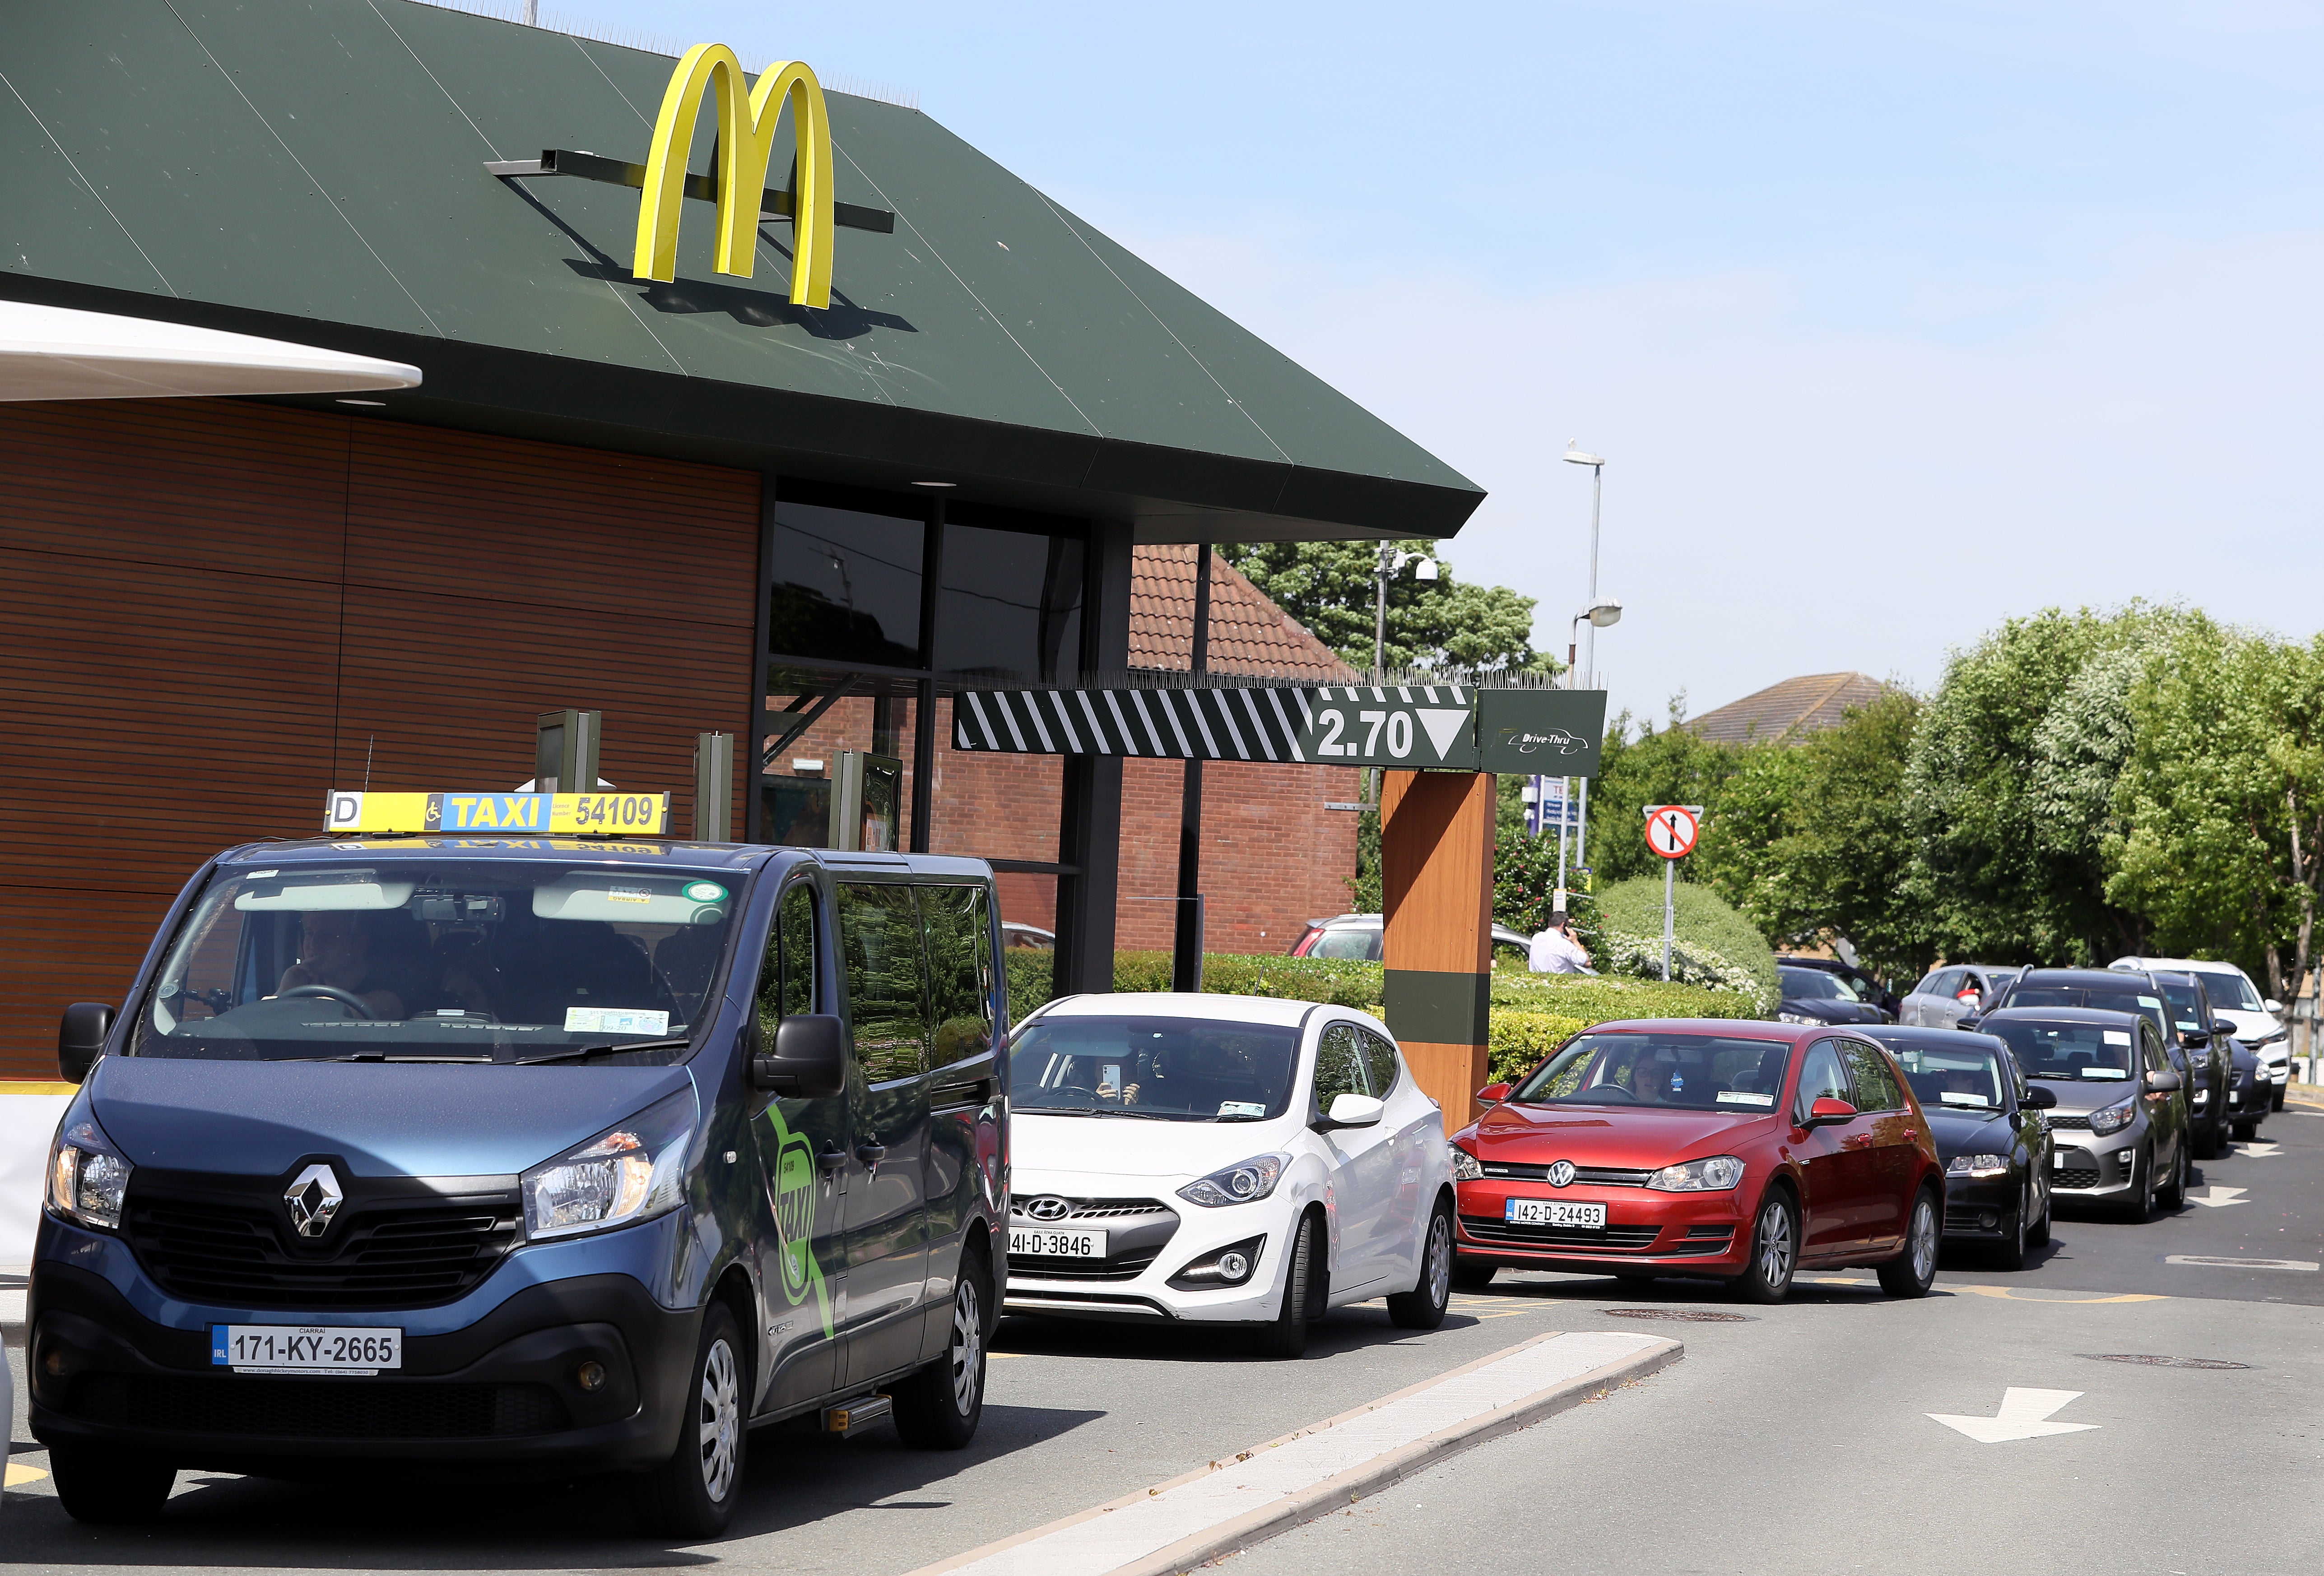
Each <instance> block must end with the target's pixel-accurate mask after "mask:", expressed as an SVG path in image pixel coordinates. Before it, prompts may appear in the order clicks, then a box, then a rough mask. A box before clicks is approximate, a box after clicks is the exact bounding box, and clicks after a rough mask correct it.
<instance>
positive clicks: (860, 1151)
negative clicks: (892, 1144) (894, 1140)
mask: <svg viewBox="0 0 2324 1576" xmlns="http://www.w3.org/2000/svg"><path fill="white" fill-rule="evenodd" d="M855 1157H856V1158H857V1159H858V1160H861V1161H862V1162H863V1164H864V1165H866V1166H877V1165H879V1164H880V1162H881V1161H882V1160H884V1159H886V1158H887V1157H888V1146H887V1145H885V1144H883V1143H881V1141H880V1140H879V1139H877V1138H866V1139H864V1140H863V1141H862V1143H860V1144H858V1145H856V1146H855Z"/></svg>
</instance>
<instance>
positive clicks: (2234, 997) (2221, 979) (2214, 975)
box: [2187, 969, 2267, 1012]
mask: <svg viewBox="0 0 2324 1576" xmlns="http://www.w3.org/2000/svg"><path fill="white" fill-rule="evenodd" d="M2187 972H2189V973H2190V974H2192V975H2194V976H2195V977H2196V978H2197V979H2199V980H2200V981H2202V982H2203V989H2204V990H2205V991H2208V992H2209V994H2210V998H2211V1005H2212V1006H2214V1007H2217V1008H2218V1009H2221V1010H2222V1011H2226V1012H2265V1011H2266V1010H2267V1003H2266V1002H2264V1001H2262V1000H2260V998H2259V992H2258V991H2255V990H2253V989H2252V982H2250V981H2249V980H2246V979H2245V978H2244V974H2243V971H2242V970H2241V969H2190V970H2188V971H2187Z"/></svg>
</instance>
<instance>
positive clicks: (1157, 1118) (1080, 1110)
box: [1017, 1105, 1177, 1122]
mask: <svg viewBox="0 0 2324 1576" xmlns="http://www.w3.org/2000/svg"><path fill="white" fill-rule="evenodd" d="M1017 1110H1018V1111H1019V1112H1020V1113H1021V1114H1023V1115H1026V1116H1134V1117H1136V1118H1138V1119H1139V1120H1141V1121H1149V1122H1167V1121H1175V1120H1177V1119H1176V1118H1175V1117H1167V1116H1164V1115H1163V1114H1162V1113H1161V1112H1159V1111H1130V1110H1127V1109H1125V1108H1123V1107H1121V1106H1118V1105H1020V1106H1019V1107H1017Z"/></svg>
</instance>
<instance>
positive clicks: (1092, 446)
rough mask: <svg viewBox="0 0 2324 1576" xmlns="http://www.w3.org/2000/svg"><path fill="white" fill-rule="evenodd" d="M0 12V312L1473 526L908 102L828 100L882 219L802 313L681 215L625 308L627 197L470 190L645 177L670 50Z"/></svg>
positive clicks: (658, 419) (526, 34)
mask: <svg viewBox="0 0 2324 1576" xmlns="http://www.w3.org/2000/svg"><path fill="white" fill-rule="evenodd" d="M10 10H11V18H10V23H9V26H8V28H7V29H6V30H5V32H0V76H5V78H6V82H5V86H6V87H7V88H9V89H11V90H12V91H10V92H7V93H0V169H5V170H7V171H10V173H9V175H8V176H7V177H5V196H4V197H0V292H5V293H7V294H10V295H15V296H20V297H24V298H26V299H46V300H57V301H59V302H60V304H74V303H73V302H71V301H65V300H62V299H61V298H62V295H63V294H76V295H77V294H79V293H80V291H76V290H73V289H72V287H76V286H77V287H81V290H90V291H94V292H95V293H94V294H93V295H89V296H88V297H87V298H86V299H89V300H96V299H106V300H113V301H114V302H115V304H114V305H110V306H107V307H105V308H102V309H107V310H122V311H129V312H133V313H142V314H143V315H147V316H156V317H168V318H174V319H176V320H181V321H188V322H199V323H202V324H203V325H205V326H209V327H238V328H239V330H240V331H243V332H250V333H264V334H268V335H270V336H274V337H281V338H289V339H296V340H300V341H303V342H307V343H313V344H319V345H325V346H330V347H333V348H339V349H348V350H359V351H361V352H362V353H364V354H372V355H394V356H395V357H396V358H397V359H399V360H404V361H409V362H411V363H413V364H417V365H419V366H420V367H421V368H422V370H423V372H424V373H426V375H427V386H426V387H425V388H424V389H422V390H420V391H418V392H416V393H414V394H412V395H399V396H397V397H395V398H394V399H393V400H392V401H391V408H392V409H393V410H396V411H397V412H399V413H401V414H403V415H406V416H409V417H411V418H414V419H429V420H440V421H446V422H450V423H455V424H459V425H466V426H472V427H476V428H479V429H493V430H504V431H516V430H538V431H539V433H540V435H542V436H549V437H557V438H562V439H564V440H567V441H573V440H575V438H574V434H575V433H576V432H577V431H579V430H582V429H587V430H589V431H590V432H591V433H592V434H593V437H592V438H590V439H588V440H589V441H599V442H604V443H607V444H609V445H612V446H614V447H641V448H645V449H648V450H650V451H653V452H667V453H677V452H682V451H687V450H692V451H695V452H700V453H702V454H703V455H704V457H709V456H710V455H711V454H713V453H715V454H716V455H718V456H722V457H723V458H724V461H725V462H726V463H742V464H752V465H761V466H763V467H766V468H774V469H799V468H811V469H815V470H816V471H817V472H818V474H827V475H832V476H833V477H834V479H844V480H857V481H865V482H871V483H875V484H895V483H897V482H899V481H908V480H915V479H920V477H922V476H924V475H927V472H928V471H929V470H930V469H931V468H932V467H934V468H937V469H940V470H941V471H942V472H943V473H944V476H943V479H947V480H954V481H957V482H959V483H960V484H961V486H962V488H963V490H964V493H967V492H972V491H973V493H974V494H975V495H977V496H980V497H991V498H993V499H995V500H996V501H1010V502H1023V503H1026V504H1028V506H1036V507H1047V508H1052V509H1062V510H1065V511H1066V512H1077V513H1105V514H1108V515H1112V516H1116V517H1120V516H1123V515H1126V516H1128V517H1130V518H1132V519H1134V520H1136V521H1138V522H1139V536H1140V537H1141V538H1143V539H1155V540H1171V539H1191V538H1190V537H1189V536H1188V535H1185V534H1183V533H1186V532H1192V533H1194V534H1196V535H1211V536H1214V537H1215V536H1217V535H1218V534H1219V532H1220V531H1222V530H1240V531H1243V532H1244V533H1246V534H1250V535H1252V536H1255V537H1277V538H1280V537H1286V536H1313V537H1327V536H1335V535H1339V536H1344V535H1351V534H1374V533H1379V534H1395V535H1433V536H1446V535H1451V534H1452V532H1454V531H1456V530H1459V528H1460V526H1461V524H1462V522H1464V521H1466V520H1467V518H1468V517H1469V515H1470V514H1471V512H1473V511H1474V510H1475V508H1476V506H1477V504H1478V503H1479V502H1481V500H1482V496H1483V495H1482V493H1480V491H1479V490H1478V489H1477V487H1476V486H1475V484H1472V483H1471V482H1470V481H1468V479H1467V478H1465V477H1463V476H1462V475H1460V474H1459V473H1458V472H1456V471H1453V470H1452V468H1451V467H1449V466H1447V465H1444V464H1443V462H1441V461H1439V460H1437V459H1436V458H1435V457H1434V456H1431V455H1429V454H1428V453H1427V452H1426V451H1425V450H1424V449H1422V448H1420V447H1418V446H1417V445H1415V444H1413V443H1412V442H1411V441H1410V440H1409V439H1407V438H1404V437H1403V436H1402V435H1400V434H1398V433H1397V432H1396V431H1395V430H1394V429H1391V428H1389V427H1388V425H1387V424H1386V423H1384V422H1381V421H1380V420H1379V419H1378V418H1376V417H1374V416H1372V415H1371V414H1370V413H1369V412H1368V411H1365V410H1363V409H1362V408H1361V407H1360V406H1358V405H1356V404H1355V403H1354V402H1353V401H1350V400H1348V399H1346V398H1345V397H1344V396H1343V395H1342V394H1340V393H1339V392H1337V391H1335V390H1333V389H1332V388H1331V387H1330V386H1329V385H1327V384H1325V383H1324V382H1322V380H1320V379H1317V378H1315V377H1314V375H1313V374H1311V373H1307V372H1305V370H1304V369H1302V368H1300V367H1299V366H1297V365H1296V364H1294V363H1293V362H1291V361H1290V360H1289V359H1288V358H1287V357H1285V356H1283V355H1280V354H1279V353H1277V352H1276V351H1275V350H1273V349H1272V348H1271V347H1269V346H1267V345H1265V344H1264V343H1263V342H1261V341H1260V340H1259V339H1258V338H1257V337H1256V336H1252V335H1250V334H1249V333H1248V332H1246V331H1245V330H1243V329H1241V328H1240V327H1237V326H1236V325H1235V324H1233V323H1232V322H1231V321H1230V320H1228V319H1227V318H1225V317H1223V316H1222V315H1221V314H1220V313H1218V312H1217V311H1215V310H1214V309H1211V308H1210V307H1208V306H1206V305H1205V304H1204V303H1203V302H1202V301H1201V300H1198V299H1196V298H1195V297H1194V296H1193V295H1192V294H1191V293H1189V292H1187V291H1185V290H1183V289H1181V288H1180V287H1178V286H1176V284H1174V283H1172V282H1171V281H1169V280H1167V278H1165V277H1164V276H1163V275H1161V274H1160V273H1159V272H1157V271H1155V270H1153V269H1151V268H1149V267H1148V266H1147V265H1146V264H1144V263H1140V262H1139V260H1138V259H1137V258H1135V257H1134V256H1132V255H1130V253H1128V252H1126V251H1124V250H1123V249H1121V248H1120V247H1119V246H1118V245H1116V244H1113V243H1112V242H1111V241H1110V240H1108V239H1107V238H1106V237H1105V236H1103V235H1101V234H1099V233H1098V232H1096V231H1095V230H1093V229H1092V228H1091V227H1090V226H1087V225H1086V224H1084V223H1083V222H1082V221H1080V220H1078V219H1076V218H1074V217H1073V216H1072V215H1070V214H1068V213H1065V211H1064V210H1062V209H1060V208H1059V207H1056V205H1055V204H1053V203H1051V202H1050V201H1049V200H1048V199H1047V198H1044V197H1043V196H1042V195H1041V194H1040V193H1038V192H1037V191H1036V190H1034V189H1032V188H1031V187H1029V186H1027V185H1026V184H1025V183H1024V182H1023V181H1021V180H1018V179H1017V178H1016V177H1014V176H1012V175H1010V173H1009V172H1008V171H1005V170H1002V169H1001V167H1000V166H999V165H997V164H995V163H993V162H992V161H991V160H989V159H987V158H985V157H984V156H983V155H982V154H980V153H978V152H976V151H975V150H974V149H973V148H971V147H970V146H969V145H968V144H967V143H964V142H962V141H961V140H960V139H959V138H957V137H955V136H954V135H953V134H950V133H949V132H947V131H945V129H944V128H943V127H942V126H940V125H938V124H936V122H935V121H933V120H931V119H930V118H929V117H927V116H926V115H919V114H918V113H917V112H915V111H911V110H907V109H902V108H899V107H898V106H892V105H887V104H881V103H878V102H875V101H872V100H868V99H862V98H857V97H851V96H848V95H844V94H830V95H829V96H828V100H829V104H830V108H831V118H832V124H833V134H834V143H835V150H836V156H837V166H838V171H837V173H838V195H839V198H840V199H841V200H842V201H845V202H853V203H860V204H864V205H867V206H872V207H884V208H890V209H892V210H893V211H894V212H895V213H896V215H897V224H896V230H895V233H894V234H892V235H880V234H877V233H867V232H861V231H853V230H842V231H841V232H839V235H838V239H837V251H836V259H835V271H834V280H835V290H834V299H833V305H832V307H831V309H828V310H826V311H815V310H811V309H801V308H795V307H793V306H791V305H790V303H789V301H788V299H787V294H786V292H787V290H788V282H787V281H788V259H787V258H786V257H785V256H784V254H783V253H782V250H781V247H780V244H779V243H781V242H783V241H787V240H788V234H789V232H788V226H782V225H778V224H769V225H766V226H761V245H760V257H759V263H758V268H757V275H756V277H754V278H752V279H749V280H742V279H733V278H730V277H728V276H724V275H715V274H714V273H712V272H711V270H710V268H709V250H710V244H711V228H712V226H711V223H710V219H711V214H712V209H711V208H710V207H709V206H708V205H707V204H703V203H696V202H689V203H688V204H687V209H688V212H687V222H686V224H685V226H684V229H683V231H682V233H681V240H680V253H679V255H680V265H679V271H678V279H677V280H676V281H673V282H670V283H667V284H656V283H641V282H640V281H634V280H632V279H631V278H630V277H629V269H628V253H629V249H630V246H631V244H632V235H633V234H634V227H635V223H636V207H637V198H636V196H635V195H634V194H633V193H632V192H630V191H627V190H624V189H620V188H615V187H606V186H602V185H596V184H593V183H590V182H586V181H583V180H573V179H568V178H538V179H531V180H501V179H498V178H495V177H493V176H492V175H490V174H489V173H487V172H486V171H485V170H484V161H486V160H507V159H520V158H527V157H530V156H532V155H534V154H537V153H538V152H539V151H540V150H541V149H543V148H547V147H570V148H581V149H587V150H590V151H593V152H601V153H605V154H609V155H612V156H615V157H621V158H628V159H640V158H642V157H643V156H644V152H645V148H646V143H647V142H648V140H649V137H650V117H651V115H652V114H653V112H654V110H655V108H656V107H657V106H658V105H659V99H660V96H661V92H662V88H663V86H664V84H665V83H666V81H667V78H668V75H669V69H670V64H671V62H670V61H669V59H668V58H667V57H662V56H656V55H650V54H645V53H642V52H640V51H632V50H626V49H621V48H618V47H615V46H612V45H606V44H599V43H593V42H589V41H583V40H577V39H574V38H572V37H570V36H568V35H566V34H561V33H556V32H545V31H542V30H538V29H529V28H524V27H521V26H517V25H514V24H511V23H501V22H497V21H494V20H492V19H489V18H482V17H477V16H474V15H469V14H465V13H459V12H452V11H446V10H441V9H438V8H435V7H431V6H428V5H417V4H413V3H411V0H377V3H376V4H374V3H372V0H113V3H111V4H108V5H105V6H101V7H98V6H88V5H78V4H72V3H70V0H14V4H12V5H11V7H10ZM708 119H709V117H708V116H705V117H704V122H705V129H704V130H703V132H702V134H701V136H700V138H698V143H699V145H698V147H697V150H696V157H695V167H696V168H697V169H699V168H703V167H705V166H706V164H707V162H708V144H707V137H708V131H707V122H708ZM60 292H61V293H60ZM262 322H263V323H264V324H266V325H267V326H265V327H259V326H257V325H258V324H260V323H262ZM390 346H400V348H390ZM1036 500H1039V502H1035V501H1036ZM1335 528H1336V529H1335Z"/></svg>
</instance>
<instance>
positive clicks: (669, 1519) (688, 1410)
mask: <svg viewBox="0 0 2324 1576" xmlns="http://www.w3.org/2000/svg"><path fill="white" fill-rule="evenodd" d="M742 1353H743V1347H742V1333H741V1332H740V1331H739V1330H738V1329H737V1328H736V1326H735V1323H734V1315H733V1313H732V1312H731V1311H729V1310H728V1308H727V1306H726V1304H724V1303H723V1302H717V1301H713V1302H712V1303H711V1304H710V1306H709V1307H708V1308H706V1309H705V1310H704V1312H703V1315H702V1337H701V1339H700V1341H697V1342H696V1347H695V1352H694V1365H693V1367H692V1368H691V1369H688V1370H687V1387H686V1392H685V1399H684V1403H683V1407H682V1409H683V1411H684V1413H685V1419H684V1421H683V1422H682V1423H681V1424H679V1427H678V1448H677V1449H676V1450H675V1451H673V1452H670V1458H669V1460H668V1461H664V1462H663V1463H662V1464H661V1465H659V1466H658V1467H656V1468H654V1469H653V1470H650V1471H649V1472H646V1473H644V1474H643V1475H642V1476H641V1477H640V1478H638V1479H637V1480H636V1481H635V1483H634V1484H633V1485H632V1488H631V1502H632V1506H633V1507H634V1508H635V1510H636V1513H637V1519H638V1525H639V1526H640V1528H641V1530H642V1531H644V1532H645V1533H646V1534H647V1535H650V1536H654V1537H666V1538H709V1537H716V1536H717V1535H719V1534H720V1533H722V1532H724V1531H725V1530H726V1523H727V1522H728V1521H729V1520H730V1519H731V1518H732V1517H733V1514H734V1504H735V1501H737V1500H739V1499H740V1498H742V1469H743V1466H744V1464H745V1457H746V1455H747V1453H748V1452H747V1446H748V1442H749V1441H750V1437H751V1434H750V1430H749V1428H748V1427H747V1426H745V1424H747V1422H748V1416H747V1414H748V1413H749V1410H750V1405H751V1396H750V1389H751V1386H750V1369H749V1368H748V1367H747V1366H746V1365H745V1363H744V1361H743V1356H742Z"/></svg>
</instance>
